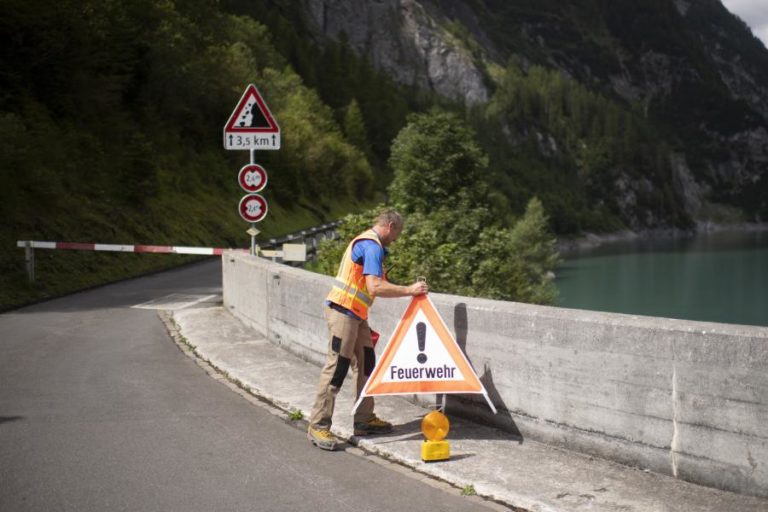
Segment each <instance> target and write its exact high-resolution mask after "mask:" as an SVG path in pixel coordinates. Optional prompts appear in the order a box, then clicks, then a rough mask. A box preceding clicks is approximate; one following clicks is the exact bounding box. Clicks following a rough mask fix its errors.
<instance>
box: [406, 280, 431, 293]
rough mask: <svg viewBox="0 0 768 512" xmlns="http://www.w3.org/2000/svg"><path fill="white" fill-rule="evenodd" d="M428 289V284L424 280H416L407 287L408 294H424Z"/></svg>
mask: <svg viewBox="0 0 768 512" xmlns="http://www.w3.org/2000/svg"><path fill="white" fill-rule="evenodd" d="M428 291H429V286H428V285H427V283H426V281H416V282H415V283H413V284H412V285H411V286H409V287H408V294H409V295H424V294H425V293H427V292H428Z"/></svg>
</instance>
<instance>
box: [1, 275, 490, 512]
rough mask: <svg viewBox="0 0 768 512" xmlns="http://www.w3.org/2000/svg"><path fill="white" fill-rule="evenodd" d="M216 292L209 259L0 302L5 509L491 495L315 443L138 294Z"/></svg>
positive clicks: (420, 500) (357, 507)
mask: <svg viewBox="0 0 768 512" xmlns="http://www.w3.org/2000/svg"><path fill="white" fill-rule="evenodd" d="M220 293H221V267H220V261H219V260H209V261H206V262H204V263H201V264H196V265H192V266H188V267H184V268H182V269H177V270H174V271H170V272H164V273H161V274H156V275H153V276H148V277H143V278H139V279H134V280H130V281H125V282H122V283H116V284H113V285H109V286H105V287H102V288H98V289H95V290H91V291H87V292H83V293H79V294H75V295H71V296H68V297H64V298H60V299H57V300H52V301H49V302H45V303H42V304H38V305H35V306H31V307H27V308H23V309H20V310H16V311H13V312H10V313H6V314H3V315H0V511H3V512H6V511H7V512H22V511H46V512H47V511H77V512H86V511H98V512H104V511H122V510H125V511H162V512H169V511H185V512H191V511H205V512H210V511H290V512H301V511H311V512H317V511H347V510H348V511H354V512H362V511H388V510H393V511H402V510H414V511H421V510H439V511H450V510H457V511H459V510H462V511H463V510H478V508H482V506H481V505H480V504H478V503H477V502H476V501H472V500H468V499H467V498H463V497H461V496H458V495H455V494H452V493H448V492H444V491H443V490H440V489H437V488H435V487H433V486H430V485H427V484H425V483H423V482H420V481H418V480H417V479H414V478H412V477H409V476H407V475H405V474H402V473H401V472H397V471H393V470H391V469H388V468H387V467H385V466H383V465H381V464H375V463H372V462H371V461H369V460H367V459H366V458H365V457H361V456H356V455H352V454H350V453H346V452H334V453H329V452H323V451H321V450H318V449H316V448H314V447H312V446H310V445H309V442H308V441H307V440H306V435H305V433H303V432H301V431H299V430H298V429H296V428H294V427H292V426H290V425H288V424H286V423H285V422H284V421H282V420H281V419H280V418H278V417H275V416H274V415H272V414H270V413H269V412H268V411H265V410H264V409H262V408H260V407H257V406H254V405H253V404H251V403H249V402H248V401H246V400H245V399H244V398H242V397H240V396H239V395H237V394H236V393H233V392H232V391H231V390H230V389H228V388H227V387H225V386H223V385H221V384H220V383H218V382H217V381H215V380H214V379H212V378H211V377H209V376H208V375H207V374H206V373H205V372H204V371H203V370H202V369H201V368H200V367H199V366H198V365H197V364H196V363H195V362H194V361H192V360H191V359H189V358H188V357H186V356H185V355H184V354H183V353H182V352H181V351H180V350H179V349H178V348H177V347H176V345H174V343H173V342H172V341H171V339H170V337H169V335H168V334H167V332H166V331H165V328H164V326H163V324H162V322H161V321H160V319H159V318H158V315H157V311H156V310H152V309H137V308H132V307H131V306H135V305H138V304H142V303H146V302H147V301H151V300H154V299H160V298H162V297H167V296H168V295H170V294H186V295H190V296H199V297H201V298H202V297H206V296H210V295H213V294H220ZM187 300H191V298H190V297H187ZM318 371H319V370H318Z"/></svg>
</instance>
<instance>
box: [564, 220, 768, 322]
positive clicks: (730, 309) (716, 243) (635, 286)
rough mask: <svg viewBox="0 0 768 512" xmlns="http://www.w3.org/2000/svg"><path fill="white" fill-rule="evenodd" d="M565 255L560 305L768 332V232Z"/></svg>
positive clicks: (708, 236) (611, 247)
mask: <svg viewBox="0 0 768 512" xmlns="http://www.w3.org/2000/svg"><path fill="white" fill-rule="evenodd" d="M564 257H565V261H564V262H563V264H562V265H561V266H560V268H559V269H558V271H557V278H556V280H555V283H556V284H557V287H558V289H559V290H560V297H559V300H558V305H559V306H562V307H567V308H577V309H591V310H596V311H611V312H616V313H629V314H637V315H650V316H661V317H667V318H682V319H689V320H704V321H710V322H725V323H735V324H749V325H763V326H768V231H753V232H719V233H712V234H705V235H699V236H696V237H694V238H685V239H675V240H671V239H667V240H660V241H633V242H614V243H610V244H605V245H602V246H600V247H597V248H594V249H588V250H581V251H579V252H578V253H574V254H568V255H565V256H564Z"/></svg>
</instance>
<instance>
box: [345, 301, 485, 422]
mask: <svg viewBox="0 0 768 512" xmlns="http://www.w3.org/2000/svg"><path fill="white" fill-rule="evenodd" d="M418 311H421V312H422V313H423V314H424V316H425V317H426V319H427V321H428V322H429V324H430V326H431V327H432V329H433V330H434V331H435V333H436V334H437V337H438V339H439V340H440V342H441V343H442V344H443V346H444V347H445V349H446V350H447V351H448V354H449V355H450V356H451V358H452V359H453V362H454V364H456V366H457V367H458V368H459V370H460V371H461V374H462V375H463V376H464V378H463V379H457V380H445V381H430V380H422V381H413V382H382V379H383V378H384V375H385V372H386V369H387V368H389V366H390V363H391V362H392V359H394V357H395V354H396V353H397V351H398V349H399V348H400V347H401V346H402V344H403V340H404V339H405V334H406V333H407V332H408V330H409V329H410V327H411V325H412V324H413V322H414V320H415V318H416V313H417V312H418ZM420 393H445V394H448V393H481V394H482V395H483V396H484V397H485V399H486V401H487V402H488V405H489V406H490V407H491V410H493V412H494V413H496V408H495V407H494V405H493V403H491V401H490V399H489V397H488V392H487V391H486V390H485V387H483V383H482V382H480V379H479V378H478V377H477V374H476V373H475V370H474V369H472V366H471V365H470V364H469V361H468V360H467V358H466V356H465V355H464V352H462V351H461V348H459V344H458V343H456V339H455V338H454V337H453V335H452V334H451V332H450V331H449V330H448V327H447V326H446V325H445V322H444V321H443V319H442V317H441V316H440V314H439V313H438V312H437V309H436V308H435V305H434V304H433V303H432V300H430V298H429V296H428V295H417V296H415V297H413V299H412V300H411V303H410V304H408V308H406V310H405V313H403V316H402V318H400V321H399V322H398V324H397V327H395V331H394V333H392V337H391V338H390V340H389V343H387V348H386V349H384V353H383V354H382V356H381V361H380V362H379V364H377V365H376V368H375V369H374V370H373V373H372V374H371V376H370V377H369V378H368V381H367V382H366V383H365V386H364V387H363V390H362V392H361V393H360V397H359V399H358V401H357V403H356V404H355V407H354V408H353V412H354V411H355V410H356V409H357V406H358V405H359V404H360V402H361V401H362V399H363V398H364V397H366V396H378V395H406V394H407V395H410V394H420Z"/></svg>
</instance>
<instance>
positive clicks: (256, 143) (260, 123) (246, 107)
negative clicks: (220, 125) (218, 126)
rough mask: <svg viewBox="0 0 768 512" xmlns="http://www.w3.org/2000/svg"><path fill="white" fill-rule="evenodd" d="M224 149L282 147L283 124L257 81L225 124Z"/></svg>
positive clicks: (246, 90)
mask: <svg viewBox="0 0 768 512" xmlns="http://www.w3.org/2000/svg"><path fill="white" fill-rule="evenodd" d="M224 149H240V150H243V149H247V150H251V149H280V127H279V126H278V124H277V121H275V118H274V117H272V113H271V112H270V111H269V107H267V104H266V103H265V102H264V99H263V98H262V97H261V94H260V93H259V90H258V89H256V86H255V85H253V84H250V85H249V86H248V87H246V89H245V92H244V93H243V96H242V97H241V98H240V101H239V102H238V104H237V106H236V107H235V110H233V111H232V115H231V116H229V120H228V121H227V124H226V125H224Z"/></svg>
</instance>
